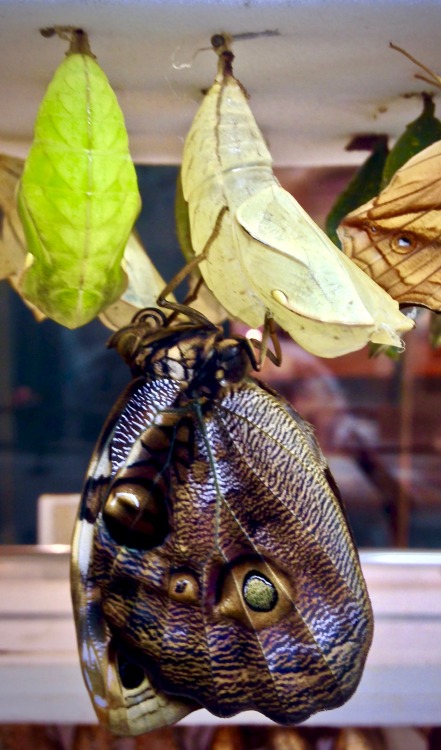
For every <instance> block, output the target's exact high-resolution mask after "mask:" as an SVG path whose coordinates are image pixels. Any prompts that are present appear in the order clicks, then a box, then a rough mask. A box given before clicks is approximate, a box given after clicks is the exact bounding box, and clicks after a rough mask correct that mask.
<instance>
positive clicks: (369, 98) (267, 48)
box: [0, 0, 441, 166]
mask: <svg viewBox="0 0 441 750" xmlns="http://www.w3.org/2000/svg"><path fill="white" fill-rule="evenodd" d="M54 24H63V25H67V24H72V25H75V26H78V27H82V28H84V29H85V30H86V31H87V32H88V33H89V37H90V41H91V45H92V49H93V51H94V53H95V55H96V56H97V58H98V61H99V63H100V65H101V66H102V68H103V69H104V70H105V72H106V73H107V75H108V77H109V79H110V81H111V83H112V86H113V87H114V89H115V91H116V92H117V95H118V98H119V101H120V104H121V106H122V109H123V111H124V113H125V116H126V123H127V127H128V130H129V134H130V140H131V147H132V154H133V157H134V159H135V161H138V162H141V163H165V164H173V163H178V162H179V161H180V158H181V151H182V142H183V139H184V137H185V134H186V132H187V130H188V128H189V126H190V123H191V120H192V117H193V116H194V114H195V111H196V108H197V103H198V102H199V101H200V99H201V97H202V94H201V89H203V88H206V87H207V86H209V85H210V83H211V81H212V79H213V77H214V75H215V70H216V57H215V55H214V54H213V52H211V51H210V50H209V51H205V52H200V53H199V54H197V55H196V57H194V59H193V60H192V58H193V55H194V53H195V51H196V50H197V49H198V48H201V47H207V46H209V40H210V37H211V35H212V34H213V33H215V32H221V31H227V32H229V33H231V34H233V35H235V34H241V33H244V32H260V31H265V30H277V31H278V32H279V35H277V36H266V37H262V38H258V39H253V40H247V41H237V42H236V44H235V46H234V52H235V54H236V64H235V73H236V75H237V77H238V78H240V80H241V81H242V83H243V84H244V85H245V87H246V88H247V90H248V92H249V93H250V94H251V107H252V109H253V111H254V114H255V116H256V119H257V121H258V123H259V125H260V127H261V129H262V131H263V133H264V134H265V136H266V138H267V139H268V142H269V145H270V149H271V151H272V153H273V156H274V161H275V163H276V164H277V165H279V166H292V165H295V166H306V165H322V164H350V163H355V162H357V161H360V159H361V158H362V156H361V155H360V154H354V153H349V154H348V153H347V152H345V151H344V146H345V144H346V143H347V142H348V140H349V138H350V136H351V135H353V134H355V133H366V132H378V133H389V134H390V135H391V136H392V137H395V136H397V135H399V134H400V132H402V130H403V129H404V126H405V124H406V123H407V122H408V121H409V120H411V119H414V118H415V117H416V116H417V115H418V114H419V110H420V104H419V101H418V99H416V98H410V99H409V98H403V95H404V94H408V93H409V92H419V91H421V90H422V89H423V88H426V90H427V89H428V88H429V87H428V86H427V85H424V84H423V83H421V82H418V81H416V80H415V79H414V78H413V74H414V73H415V72H416V68H415V66H414V65H413V64H412V63H411V62H409V61H408V60H406V59H405V58H404V57H402V56H401V55H400V54H399V53H398V52H395V51H393V50H391V49H390V48H389V41H393V42H395V43H396V44H399V45H400V46H402V47H405V48H406V49H407V50H408V51H409V52H411V53H412V54H413V55H414V56H416V57H418V58H419V59H421V60H422V61H423V62H424V63H425V64H426V65H428V66H429V67H431V68H433V69H434V70H435V72H439V73H441V44H440V41H441V2H440V0H438V1H436V0H435V1H432V2H427V1H426V0H423V1H422V2H406V1H405V2H403V0H395V1H394V0H382V2H377V1H376V0H362V1H360V2H359V1H358V0H352V1H351V0H346V2H342V1H341V0H296V1H295V2H294V1H289V0H285V1H282V0H265V1H263V0H216V1H214V0H213V2H210V0H199V1H198V2H193V1H190V2H185V0H181V1H179V0H125V1H124V0H82V1H79V0H76V1H75V0H69V2H58V1H57V0H37V1H32V0H14V1H13V2H10V1H6V2H5V1H3V0H0V101H1V109H0V152H6V153H12V154H17V155H24V154H25V153H26V149H27V147H28V145H29V143H30V140H31V135H32V128H33V122H34V118H35V114H36V111H37V107H38V104H39V101H40V99H41V97H42V95H43V93H44V90H45V87H46V85H47V83H48V81H49V80H50V78H51V76H52V74H53V72H54V70H55V68H56V66H57V65H58V64H59V63H60V62H61V60H62V58H63V55H64V52H65V49H66V44H65V43H64V42H62V41H61V40H59V39H57V38H52V39H44V38H43V37H42V36H41V35H40V34H39V32H38V29H39V28H41V27H47V26H53V25H54ZM182 65H183V67H182ZM188 65H190V67H188ZM175 66H176V67H175ZM179 66H181V67H179ZM440 115H441V113H440Z"/></svg>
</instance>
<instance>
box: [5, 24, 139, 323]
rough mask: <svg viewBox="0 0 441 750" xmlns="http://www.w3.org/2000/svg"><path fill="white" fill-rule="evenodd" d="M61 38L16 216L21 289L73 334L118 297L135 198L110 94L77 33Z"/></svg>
mask: <svg viewBox="0 0 441 750" xmlns="http://www.w3.org/2000/svg"><path fill="white" fill-rule="evenodd" d="M66 33H67V32H66ZM70 36H71V45H70V49H69V51H68V53H67V56H66V59H65V60H64V62H63V63H62V64H61V65H60V66H59V68H58V69H57V71H56V72H55V75H54V77H53V79H52V81H51V83H50V84H49V86H48V89H47V91H46V94H45V96H44V98H43V101H42V103H41V105H40V109H39V112H38V115H37V119H36V123H35V133H34V141H33V144H32V146H31V150H30V152H29V155H28V157H27V159H26V164H25V169H24V173H23V176H22V179H21V181H20V188H19V193H18V209H19V213H20V218H21V221H22V223H23V228H24V232H25V236H26V243H27V249H28V251H29V255H28V258H27V264H26V269H25V271H24V274H23V278H22V280H21V289H22V292H23V294H24V296H25V297H26V298H27V299H28V300H29V301H30V302H32V303H33V304H34V305H36V306H37V307H38V308H39V309H40V310H41V311H42V312H43V313H44V314H45V315H47V316H48V317H50V318H52V319H53V320H55V321H57V322H58V323H61V324H62V325H65V326H67V327H68V328H76V327H77V326H80V325H83V324H85V323H87V322H88V321H90V320H92V319H93V318H94V317H95V316H96V315H98V314H99V313H100V312H101V311H102V310H103V309H104V308H105V307H107V306H108V305H109V304H110V303H111V302H114V301H115V300H116V299H118V297H120V296H121V294H122V292H123V291H124V288H125V286H126V283H127V279H126V275H125V273H124V271H123V269H122V267H121V261H122V256H123V253H124V249H125V247H126V243H127V240H128V237H129V235H130V232H131V231H132V227H133V224H134V222H135V219H136V216H137V214H138V212H139V209H140V197H139V193H138V187H137V179H136V173H135V168H134V165H133V162H132V160H131V157H130V153H129V148H128V138H127V132H126V128H125V124H124V118H123V115H122V112H121V109H120V107H119V105H118V102H117V100H116V96H115V94H114V92H113V90H112V88H111V87H110V84H109V82H108V80H107V77H106V76H105V74H104V73H103V71H102V70H101V68H100V67H99V66H98V65H97V63H96V62H95V60H94V58H93V55H92V53H91V52H90V48H89V44H88V40H87V37H86V35H85V34H84V33H83V32H82V31H80V30H75V31H71V32H70Z"/></svg>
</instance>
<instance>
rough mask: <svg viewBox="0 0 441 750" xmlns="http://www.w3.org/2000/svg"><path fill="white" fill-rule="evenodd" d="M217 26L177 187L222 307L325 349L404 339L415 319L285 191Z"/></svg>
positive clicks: (330, 352)
mask: <svg viewBox="0 0 441 750" xmlns="http://www.w3.org/2000/svg"><path fill="white" fill-rule="evenodd" d="M230 41H231V40H230V38H229V37H228V36H227V35H221V34H216V35H215V36H214V37H213V38H212V45H213V48H214V49H215V51H216V52H217V54H218V55H219V69H218V74H217V77H216V79H215V81H214V84H213V85H212V86H211V88H210V89H209V91H208V93H207V94H206V96H205V97H204V100H203V102H202V104H201V106H200V108H199V111H198V112H197V114H196V117H195V119H194V121H193V124H192V126H191V128H190V132H189V133H188V136H187V138H186V141H185V146H184V154H183V162H182V186H183V192H184V197H185V200H186V201H187V202H188V207H189V215H190V227H191V239H192V244H193V248H194V251H195V254H196V256H198V255H200V256H202V257H203V260H202V261H201V263H200V270H201V273H202V276H203V278H204V280H205V282H206V284H207V286H208V287H209V289H211V291H212V292H213V293H214V295H215V296H216V297H217V299H218V300H219V302H220V303H221V304H222V305H223V307H224V308H225V309H226V310H227V311H228V313H229V314H230V315H231V316H232V317H233V318H236V319H238V320H241V321H243V322H244V323H246V324H247V325H249V326H251V327H253V328H256V327H258V326H261V325H262V324H263V323H264V321H265V320H268V319H269V318H273V319H274V320H275V321H276V323H278V324H279V325H280V326H281V327H282V328H284V329H285V330H286V331H287V332H288V333H289V334H290V335H291V336H292V338H293V339H294V340H295V341H297V342H298V343H299V344H300V345H301V346H302V347H304V348H305V349H306V350H307V351H309V352H312V353H313V354H316V355H319V356H322V357H335V356H338V355H341V354H345V353H347V352H351V351H355V350H357V349H360V348H361V347H363V346H364V345H365V344H367V343H368V341H373V342H376V343H381V344H390V345H394V346H400V344H401V340H400V338H399V334H400V333H404V332H405V331H408V330H409V329H411V328H412V327H413V325H414V324H413V322H412V321H411V320H409V319H408V318H406V316H404V315H403V314H402V313H400V311H399V307H398V304H397V303H396V302H395V301H394V300H393V299H392V298H391V297H390V296H389V295H388V294H387V293H386V292H385V291H383V289H381V288H380V287H379V286H378V285H377V284H375V283H374V282H373V281H372V280H371V279H370V278H369V277H368V276H367V275H366V274H365V273H363V272H362V271H361V270H360V269H359V268H358V267H357V266H356V265H355V264H354V263H353V262H352V261H350V260H349V259H348V258H347V257H345V256H344V255H343V253H341V252H340V251H339V250H338V249H337V248H336V247H335V245H334V244H333V243H332V242H331V241H330V240H329V239H328V237H327V236H326V235H325V233H324V232H322V230H321V229H320V228H319V227H318V226H317V225H316V224H315V223H314V222H313V221H312V219H311V218H310V217H309V216H308V214H307V213H306V212H305V211H304V210H303V209H302V208H301V207H300V205H299V204H298V203H297V201H296V200H295V199H294V198H293V197H292V196H291V195H290V194H289V193H288V192H287V191H286V190H284V189H283V188H282V187H281V186H280V184H279V182H278V181H277V179H276V177H275V176H274V173H273V171H272V159H271V155H270V153H269V151H268V149H267V147H266V144H265V141H264V139H263V137H262V134H261V133H260V131H259V128H258V127H257V124H256V122H255V120H254V117H253V114H252V112H251V110H250V108H249V106H248V103H247V95H246V92H245V91H244V89H243V87H242V86H241V84H240V83H239V81H237V79H236V78H235V77H234V75H233V72H232V61H233V54H232V52H231V50H230V49H229V44H230Z"/></svg>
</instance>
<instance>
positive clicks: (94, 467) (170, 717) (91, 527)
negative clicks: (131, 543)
mask: <svg viewBox="0 0 441 750" xmlns="http://www.w3.org/2000/svg"><path fill="white" fill-rule="evenodd" d="M177 390H178V386H177V385H176V383H175V384H172V383H171V382H168V381H162V382H161V383H159V384H158V383H153V384H151V387H150V388H149V387H147V386H145V384H144V381H141V380H136V381H133V382H132V384H131V385H130V386H129V387H128V388H127V390H126V392H125V393H124V394H123V396H122V397H121V399H119V401H118V402H117V403H116V404H115V407H114V409H113V410H112V412H111V414H110V415H109V418H108V420H107V422H106V424H105V426H104V429H103V432H102V434H101V437H100V439H99V441H98V443H97V446H96V448H95V451H94V454H93V456H92V460H91V463H90V466H89V471H88V480H87V482H86V485H85V488H84V491H83V495H82V499H81V504H80V509H79V515H78V519H77V522H76V525H75V532H74V537H73V541H72V556H71V590H72V600H73V609H74V616H75V624H76V631H77V640H78V648H79V654H80V662H81V668H82V672H83V677H84V680H85V683H86V687H87V689H88V691H89V694H90V698H91V700H92V703H93V706H94V709H95V712H96V714H97V716H98V718H99V720H100V722H102V723H103V724H104V725H105V726H107V727H108V728H109V729H110V730H111V731H112V732H114V733H115V734H122V735H129V734H130V735H132V734H134V735H136V734H142V733H144V732H147V731H150V730H151V729H155V728H157V727H161V726H164V725H168V724H172V723H174V722H176V721H178V720H179V719H180V718H182V717H183V716H185V715H186V714H188V713H190V712H191V711H192V710H194V708H196V707H197V706H194V705H192V704H191V703H190V701H188V700H185V699H182V700H181V699H175V698H173V697H170V696H167V695H165V694H164V693H163V692H162V691H160V690H158V689H157V688H155V687H154V686H153V685H152V683H151V680H150V678H149V676H148V674H147V673H146V672H145V671H144V670H143V669H142V667H141V666H139V665H138V664H135V663H134V662H133V661H130V659H127V658H125V657H124V655H123V653H122V652H121V651H118V650H117V649H116V647H115V643H114V637H113V634H112V631H111V630H110V628H109V625H108V621H107V619H106V615H105V612H104V608H103V593H104V587H103V585H102V582H103V578H104V577H105V572H103V571H101V575H100V574H99V573H97V571H96V565H97V558H99V559H100V560H102V557H103V556H102V555H101V556H100V554H99V551H100V545H99V538H98V537H99V533H98V531H99V528H100V523H101V522H100V520H99V519H100V518H101V517H102V511H103V506H104V503H105V500H106V498H107V496H108V494H109V487H111V485H112V480H113V479H114V477H115V473H116V471H117V467H118V466H120V465H121V464H123V463H124V456H125V454H126V453H127V451H128V449H129V447H130V446H131V445H132V444H133V443H134V442H135V441H136V439H137V437H138V433H139V432H140V431H142V430H143V429H145V428H146V427H147V426H148V425H150V424H151V423H152V422H153V420H154V419H155V417H157V415H158V411H159V410H160V409H161V407H165V406H167V405H168V404H169V403H170V400H173V397H174V396H175V395H176V392H177ZM122 426H123V429H122ZM122 436H123V439H122V441H121V437H122ZM121 551H122V552H123V551H124V550H123V549H122V550H121ZM130 557H131V556H130V552H127V551H126V561H127V559H130ZM138 557H139V554H138ZM107 563H108V568H107V572H106V574H107V575H112V573H113V569H114V561H112V560H110V561H109V560H108V561H107ZM128 567H129V569H130V567H131V568H132V570H133V569H135V571H137V561H136V553H135V555H134V556H133V559H131V563H130V564H129V566H128ZM137 572H138V571H137ZM127 573H129V570H128V571H127ZM125 582H126V586H125V590H124V600H126V599H127V601H128V603H129V604H130V601H131V599H130V595H131V592H132V591H133V586H132V587H130V576H129V575H126V577H125Z"/></svg>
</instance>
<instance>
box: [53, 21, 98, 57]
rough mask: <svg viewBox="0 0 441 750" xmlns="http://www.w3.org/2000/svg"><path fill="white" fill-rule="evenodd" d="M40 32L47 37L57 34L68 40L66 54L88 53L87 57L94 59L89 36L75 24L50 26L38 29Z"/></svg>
mask: <svg viewBox="0 0 441 750" xmlns="http://www.w3.org/2000/svg"><path fill="white" fill-rule="evenodd" d="M40 34H41V35H42V36H44V37H46V38H47V39H48V38H50V37H52V36H55V35H57V36H58V37H59V38H60V39H64V40H66V41H67V42H69V49H68V51H67V52H66V56H68V55H89V57H92V58H93V59H95V55H94V54H93V53H92V50H91V49H90V44H89V38H88V36H87V34H86V32H85V31H83V29H79V28H77V27H76V26H51V27H48V28H45V29H40Z"/></svg>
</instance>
